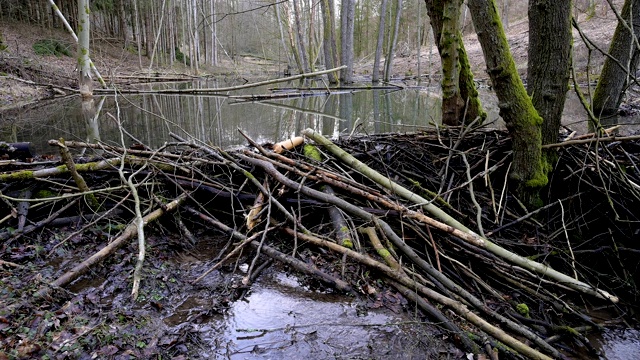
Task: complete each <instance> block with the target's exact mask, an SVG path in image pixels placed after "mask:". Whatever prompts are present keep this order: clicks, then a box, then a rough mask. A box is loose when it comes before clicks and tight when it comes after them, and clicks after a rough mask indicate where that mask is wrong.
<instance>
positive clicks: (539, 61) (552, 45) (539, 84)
mask: <svg viewBox="0 0 640 360" xmlns="http://www.w3.org/2000/svg"><path fill="white" fill-rule="evenodd" d="M571 5H572V1H570V0H568V1H556V0H529V54H528V56H529V63H528V69H527V92H528V93H529V96H531V99H532V101H533V106H534V107H535V108H536V110H537V111H538V114H539V115H540V116H541V117H542V119H543V120H544V124H543V126H542V144H552V143H555V142H557V141H558V132H559V131H560V122H561V118H562V110H563V109H564V101H565V98H566V94H567V90H568V89H569V70H570V66H571V46H572V41H573V36H572V34H571ZM549 39H553V41H549Z"/></svg>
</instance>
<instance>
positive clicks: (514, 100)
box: [468, 0, 547, 202]
mask: <svg viewBox="0 0 640 360" xmlns="http://www.w3.org/2000/svg"><path fill="white" fill-rule="evenodd" d="M468 6H469V10H470V11H471V17H472V18H473V25H474V27H475V29H476V32H477V34H478V40H479V41H480V45H481V46H482V52H483V54H484V59H485V63H486V65H487V72H488V73H489V76H490V77H491V82H492V84H493V87H494V90H495V92H496V95H497V96H498V101H499V103H498V107H499V108H500V116H502V119H503V120H504V121H505V123H506V126H507V129H508V130H509V134H510V136H511V140H512V143H513V164H512V166H511V173H510V177H511V179H513V180H515V181H516V183H517V186H518V193H519V194H520V196H522V197H523V200H524V201H526V202H531V200H534V198H535V197H536V196H537V190H539V188H541V187H542V186H544V185H546V183H547V176H546V173H545V171H544V170H543V169H544V168H545V167H544V166H543V164H542V155H541V154H542V139H541V137H542V136H541V126H542V118H541V117H540V115H538V113H537V111H536V109H535V108H534V107H533V103H532V102H531V98H529V95H528V94H527V91H526V90H525V88H524V85H523V83H522V80H521V79H520V77H519V76H518V72H517V70H516V65H515V62H514V61H513V56H512V55H511V52H510V50H509V44H508V43H507V38H506V36H505V33H504V29H503V28H502V22H501V21H500V16H499V15H498V11H497V8H496V3H495V0H469V2H468Z"/></svg>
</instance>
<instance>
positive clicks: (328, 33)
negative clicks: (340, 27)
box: [320, 0, 386, 84]
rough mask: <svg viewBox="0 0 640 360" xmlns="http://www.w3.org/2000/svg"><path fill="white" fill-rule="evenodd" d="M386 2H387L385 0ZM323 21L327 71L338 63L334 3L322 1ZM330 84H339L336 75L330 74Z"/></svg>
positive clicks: (327, 0)
mask: <svg viewBox="0 0 640 360" xmlns="http://www.w3.org/2000/svg"><path fill="white" fill-rule="evenodd" d="M385 1H386V0H385ZM320 6H321V7H322V20H323V26H324V31H323V34H324V40H323V44H322V48H323V52H324V65H325V67H326V68H327V69H333V68H335V67H336V66H337V65H336V64H337V62H338V54H337V53H336V37H335V35H336V33H335V21H334V19H335V17H334V16H333V1H329V0H321V1H320ZM328 77H329V83H331V84H336V83H338V76H337V75H336V73H330V74H328Z"/></svg>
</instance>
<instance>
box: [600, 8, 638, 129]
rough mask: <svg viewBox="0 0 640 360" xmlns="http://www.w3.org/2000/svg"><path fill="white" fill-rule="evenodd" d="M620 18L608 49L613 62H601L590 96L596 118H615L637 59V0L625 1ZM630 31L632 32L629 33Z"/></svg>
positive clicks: (609, 60)
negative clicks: (635, 41)
mask: <svg viewBox="0 0 640 360" xmlns="http://www.w3.org/2000/svg"><path fill="white" fill-rule="evenodd" d="M621 16H622V18H623V19H624V20H625V22H618V26H617V27H616V31H615V32H614V34H613V39H612V40H611V45H610V46H609V55H610V56H611V58H613V59H615V60H612V59H611V58H607V59H606V60H605V62H604V66H603V67H602V73H601V74H600V79H599V80H598V85H597V86H596V90H595V92H594V93H593V112H594V114H596V116H609V115H615V114H616V113H617V112H618V107H619V106H620V102H622V95H623V94H624V90H625V87H626V86H627V84H628V83H629V80H630V79H631V78H632V77H635V71H636V68H637V63H638V57H637V56H634V54H638V50H637V48H636V46H637V44H634V38H636V39H637V38H638V37H639V36H640V0H625V2H624V5H623V7H622V13H621ZM630 29H634V30H633V32H634V33H633V34H632V32H631V31H630ZM634 48H635V49H634Z"/></svg>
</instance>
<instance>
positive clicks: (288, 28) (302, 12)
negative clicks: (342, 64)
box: [0, 0, 596, 71]
mask: <svg viewBox="0 0 640 360" xmlns="http://www.w3.org/2000/svg"><path fill="white" fill-rule="evenodd" d="M324 2H326V3H327V4H329V6H330V7H332V8H334V9H335V10H336V11H334V12H332V14H331V15H330V16H331V17H332V18H333V19H332V23H333V24H334V29H335V30H336V32H337V33H338V34H340V32H341V22H340V15H341V12H340V10H341V5H342V4H341V3H340V1H337V2H335V3H334V0H323V1H317V0H295V1H277V0H252V1H239V0H224V1H209V0H162V1H155V0H154V1H152V0H94V1H90V5H91V11H92V14H91V21H92V24H91V26H92V29H91V32H92V39H93V40H94V41H97V40H101V41H117V42H122V43H123V44H124V48H126V49H127V50H129V51H130V52H132V53H135V54H138V55H139V56H140V57H147V58H151V57H153V63H154V64H155V65H158V66H171V65H173V64H174V63H176V62H178V63H183V64H185V65H187V66H190V67H191V68H192V69H193V70H194V71H197V70H198V69H199V67H201V66H206V65H209V66H217V65H218V64H219V63H220V61H224V60H229V61H234V59H235V58H236V57H237V56H247V55H249V56H253V57H260V58H265V59H269V60H275V61H279V62H283V63H287V64H289V65H290V66H291V67H292V68H293V69H296V68H300V67H302V69H315V68H319V67H326V68H329V66H325V64H326V60H325V56H324V54H323V51H322V46H323V42H324V41H325V40H326V39H327V36H326V35H325V33H324V30H323V29H324V26H323V21H324V19H325V16H326V14H324V13H323V6H321V5H322V3H324ZM385 2H387V1H385ZM595 3H596V1H594V0H580V1H576V2H575V8H576V11H578V12H585V11H589V8H594V6H595ZM55 4H56V6H57V7H58V8H59V9H60V11H61V12H62V14H63V15H64V16H65V17H66V18H67V19H68V20H69V23H70V24H71V26H72V28H74V29H76V27H77V5H76V1H75V0H57V1H55ZM497 4H498V6H499V8H500V11H501V16H502V20H503V24H504V25H505V27H508V26H509V23H510V22H511V23H512V22H515V21H518V20H520V19H522V18H524V17H525V16H526V8H527V4H526V2H522V1H512V0H499V1H497ZM380 5H381V2H380V1H371V0H360V1H354V4H353V6H354V19H355V20H354V29H353V34H354V35H353V36H354V41H353V43H354V46H353V52H354V56H355V59H356V61H367V60H371V59H372V57H373V55H374V53H375V51H376V47H377V34H378V28H379V26H380V9H381V6H380ZM398 5H400V9H401V11H400V16H399V17H397V14H398ZM385 15H386V16H385V19H386V21H385V24H384V26H383V28H384V36H383V44H382V46H383V53H385V54H386V53H388V51H389V43H390V41H391V38H392V33H393V31H394V29H395V28H396V19H397V36H396V39H397V40H396V46H395V53H396V54H397V55H400V56H410V55H412V54H416V53H417V51H419V50H418V44H420V46H430V45H433V39H432V35H431V28H430V26H429V18H428V16H427V14H426V11H425V5H424V2H423V1H418V0H415V1H397V0H392V1H388V5H387V6H386V11H385ZM9 19H10V20H17V21H20V22H24V23H30V24H36V25H39V26H42V27H45V28H62V27H63V25H62V23H61V21H60V19H59V18H58V17H57V16H56V15H55V14H54V12H53V11H52V7H51V4H50V3H49V2H48V1H28V2H25V1H21V0H3V1H0V21H6V20H9ZM462 19H463V32H464V33H470V32H472V31H473V26H472V24H471V16H470V15H469V14H468V10H467V9H466V7H463V10H462ZM336 41H337V42H338V43H339V42H340V38H339V37H338V38H337V39H336ZM300 55H301V56H300ZM296 56H300V57H302V58H304V59H305V64H298V62H297V60H296ZM194 60H195V61H194ZM301 61H302V60H301ZM140 63H141V64H142V61H140ZM154 64H152V65H154ZM302 69H300V70H302Z"/></svg>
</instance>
